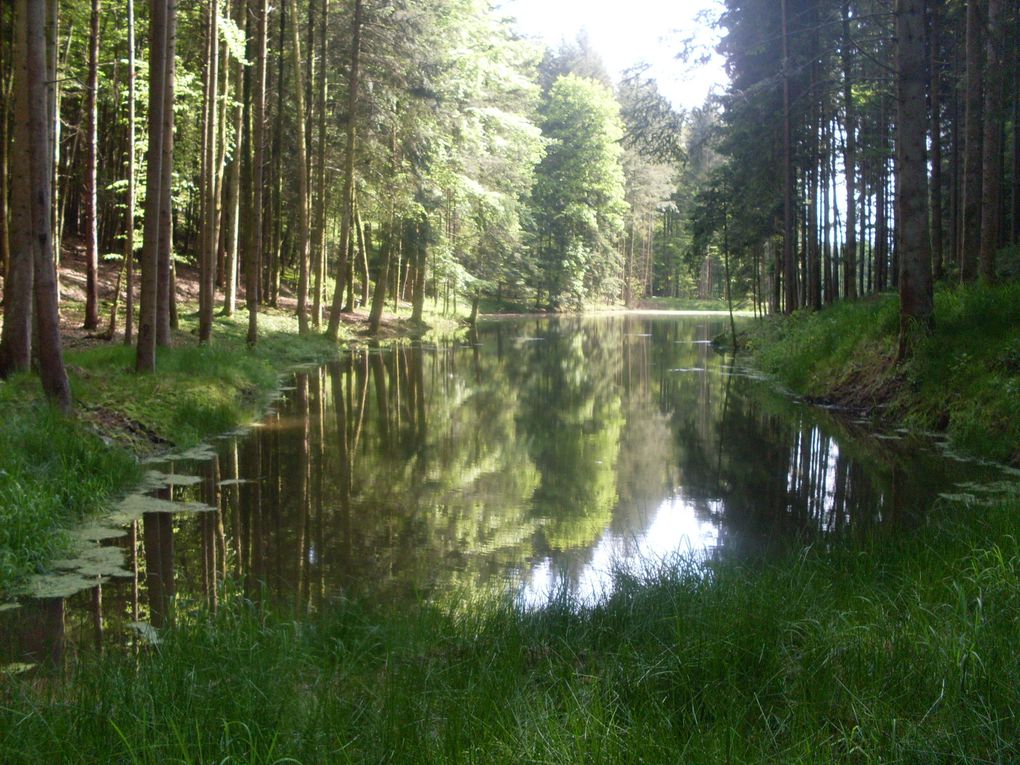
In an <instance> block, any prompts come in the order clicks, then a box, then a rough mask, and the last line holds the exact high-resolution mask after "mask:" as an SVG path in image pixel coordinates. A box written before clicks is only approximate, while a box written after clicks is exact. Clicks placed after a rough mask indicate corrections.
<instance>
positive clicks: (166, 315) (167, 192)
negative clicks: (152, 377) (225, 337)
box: [156, 0, 177, 347]
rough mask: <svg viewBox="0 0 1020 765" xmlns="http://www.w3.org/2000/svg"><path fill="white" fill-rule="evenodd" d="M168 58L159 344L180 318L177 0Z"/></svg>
mask: <svg viewBox="0 0 1020 765" xmlns="http://www.w3.org/2000/svg"><path fill="white" fill-rule="evenodd" d="M166 7H167V12H166V48H165V50H164V54H165V56H166V62H165V64H164V69H163V99H164V103H163V111H162V115H163V129H162V130H161V131H160V138H161V139H162V141H163V146H162V155H163V156H162V159H161V160H160V171H161V173H162V178H161V180H160V184H159V197H160V198H159V251H158V252H159V255H158V258H159V262H158V264H157V270H158V273H159V283H158V291H157V295H156V345H158V346H160V347H166V346H168V345H170V330H171V328H172V327H173V326H174V324H175V323H176V322H174V321H173V317H172V314H173V313H175V312H176V305H171V304H172V303H175V300H176V290H174V289H173V288H172V286H171V283H172V276H171V271H172V270H173V269H172V263H171V259H172V258H173V238H174V232H173V195H172V182H173V170H174V77H175V71H176V63H175V60H176V59H175V53H176V50H177V0H166Z"/></svg>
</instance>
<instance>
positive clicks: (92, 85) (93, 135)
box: [84, 0, 100, 330]
mask: <svg viewBox="0 0 1020 765" xmlns="http://www.w3.org/2000/svg"><path fill="white" fill-rule="evenodd" d="M99 9H100V0H92V13H91V15H90V17H89V62H88V81H87V82H86V84H85V144H86V147H87V148H86V158H85V263H86V273H85V324H84V328H85V329H88V330H92V329H96V328H97V327H98V326H99V229H98V227H97V224H96V205H97V194H96V185H97V178H96V173H97V165H98V160H99V134H98V124H97V122H98V117H99V114H98V109H97V103H98V100H97V95H98V91H99Z"/></svg>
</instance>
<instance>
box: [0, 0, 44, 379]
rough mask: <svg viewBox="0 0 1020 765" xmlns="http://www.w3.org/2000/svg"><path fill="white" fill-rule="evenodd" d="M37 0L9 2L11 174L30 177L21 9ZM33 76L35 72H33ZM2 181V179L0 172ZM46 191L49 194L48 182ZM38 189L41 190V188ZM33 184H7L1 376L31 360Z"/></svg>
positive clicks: (25, 45) (26, 65)
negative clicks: (7, 247)
mask: <svg viewBox="0 0 1020 765" xmlns="http://www.w3.org/2000/svg"><path fill="white" fill-rule="evenodd" d="M36 6H37V3H35V2H30V1H29V0H19V2H18V3H17V5H16V6H15V8H14V12H13V16H14V18H13V20H12V24H13V27H14V32H15V34H14V44H13V49H12V61H13V64H14V86H15V87H14V142H15V146H17V147H19V149H18V150H16V151H14V153H13V155H12V157H11V171H12V175H13V177H14V178H21V179H26V178H31V177H32V169H33V168H32V162H31V156H30V153H29V152H28V151H25V150H24V149H23V147H25V146H31V145H33V144H32V138H33V136H32V125H31V119H32V115H31V110H32V103H31V95H32V94H31V92H30V88H29V85H28V83H29V82H30V80H31V77H32V73H31V72H30V67H31V66H33V65H37V64H36V62H34V61H32V60H30V48H29V46H30V45H32V44H37V42H36V41H32V40H30V38H29V32H28V29H29V24H28V20H27V19H26V13H27V12H29V11H31V13H32V16H33V18H34V16H35V15H36V8H35V7H36ZM35 77H36V78H38V77H39V74H38V73H36V74H35ZM3 182H4V183H6V182H7V179H6V178H5V179H4V181H3ZM46 186H47V188H46V189H45V196H46V198H47V199H49V182H48V181H47V184H46ZM39 191H40V193H42V192H43V191H44V190H43V189H40V190H39ZM32 192H33V189H32V188H31V186H30V184H28V183H15V184H13V185H12V186H11V254H10V260H9V261H8V264H7V280H6V283H5V291H4V322H3V333H2V335H0V377H7V376H8V375H11V374H13V373H15V372H23V371H26V370H27V369H28V368H29V366H30V365H31V363H32V313H33V306H32V297H33V295H32V293H33V284H34V281H35V280H34V270H35V259H34V257H33V246H34V241H33V237H32V225H33V218H32V196H33V193H32Z"/></svg>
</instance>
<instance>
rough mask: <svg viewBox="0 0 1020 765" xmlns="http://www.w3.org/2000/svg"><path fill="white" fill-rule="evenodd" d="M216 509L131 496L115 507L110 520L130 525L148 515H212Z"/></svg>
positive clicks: (149, 497)
mask: <svg viewBox="0 0 1020 765" xmlns="http://www.w3.org/2000/svg"><path fill="white" fill-rule="evenodd" d="M215 509H216V508H214V507H212V506H211V505H206V504H203V503H201V502H173V501H171V500H169V499H160V498H159V497H151V496H149V495H148V494H129V495H128V496H126V497H124V499H122V500H121V501H120V502H118V503H117V504H116V505H115V506H114V508H113V512H112V513H111V515H110V520H113V521H115V522H117V523H130V522H131V521H136V520H138V519H139V518H141V517H142V516H143V515H145V514H146V513H211V512H213V511H214V510H215Z"/></svg>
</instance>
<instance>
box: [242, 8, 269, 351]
mask: <svg viewBox="0 0 1020 765" xmlns="http://www.w3.org/2000/svg"><path fill="white" fill-rule="evenodd" d="M253 6H254V8H255V10H256V15H257V17H258V18H257V29H258V31H257V34H256V43H255V47H256V54H255V88H254V91H255V92H254V94H253V96H254V99H253V100H254V104H253V107H252V122H253V123H254V124H253V127H252V142H253V143H254V144H255V147H254V148H255V151H254V155H255V158H254V160H253V162H252V173H251V176H252V182H251V187H252V193H251V213H250V215H249V216H248V220H249V222H250V226H249V230H248V257H247V262H246V264H245V304H246V305H247V307H248V345H250V346H253V345H255V343H257V342H258V337H259V331H258V307H259V284H260V283H261V280H260V278H259V277H260V275H261V271H262V242H263V232H262V207H263V204H264V203H265V189H264V188H263V181H262V179H263V172H262V171H263V168H264V166H265V157H266V154H265V148H266V49H267V47H268V40H269V27H268V16H269V4H268V2H267V0H254V3H253Z"/></svg>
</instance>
